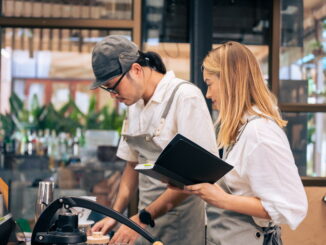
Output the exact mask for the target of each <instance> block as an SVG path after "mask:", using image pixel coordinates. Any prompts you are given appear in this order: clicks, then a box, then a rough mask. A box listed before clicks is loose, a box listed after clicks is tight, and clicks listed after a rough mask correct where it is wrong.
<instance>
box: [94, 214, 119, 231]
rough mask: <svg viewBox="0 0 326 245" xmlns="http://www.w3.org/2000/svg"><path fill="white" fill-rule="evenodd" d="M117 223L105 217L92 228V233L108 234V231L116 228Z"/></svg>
mask: <svg viewBox="0 0 326 245" xmlns="http://www.w3.org/2000/svg"><path fill="white" fill-rule="evenodd" d="M116 224H117V221H116V220H114V219H112V218H110V217H106V218H104V219H102V220H100V221H99V222H97V223H96V224H95V225H94V226H93V227H92V231H100V232H102V234H106V233H108V232H109V231H110V230H112V229H113V227H114V226H116Z"/></svg>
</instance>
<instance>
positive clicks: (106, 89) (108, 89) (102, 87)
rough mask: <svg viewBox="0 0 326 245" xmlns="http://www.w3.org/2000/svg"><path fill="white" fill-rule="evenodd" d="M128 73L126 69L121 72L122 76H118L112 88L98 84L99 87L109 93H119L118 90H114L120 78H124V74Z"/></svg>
mask: <svg viewBox="0 0 326 245" xmlns="http://www.w3.org/2000/svg"><path fill="white" fill-rule="evenodd" d="M127 73H128V71H126V72H125V73H123V74H122V76H121V77H120V78H119V80H118V81H117V82H116V83H115V84H114V86H113V87H112V88H107V87H104V86H102V85H101V86H100V88H101V89H104V90H105V91H107V92H109V93H111V94H119V92H118V91H117V90H115V89H116V88H117V87H118V85H119V83H120V82H121V81H122V79H123V78H124V76H125V75H126V74H127Z"/></svg>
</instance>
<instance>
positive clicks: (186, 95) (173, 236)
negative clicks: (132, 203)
mask: <svg viewBox="0 0 326 245" xmlns="http://www.w3.org/2000/svg"><path fill="white" fill-rule="evenodd" d="M92 66H93V71H94V74H95V77H96V81H95V82H94V83H93V84H92V86H91V88H92V89H96V88H101V89H104V90H106V91H108V92H109V93H110V94H111V96H112V97H113V98H115V99H116V100H118V101H119V102H122V103H124V104H126V105H127V106H128V111H127V116H126V118H125V120H124V126H123V129H122V136H123V137H122V138H121V141H120V144H119V147H118V151H117V156H118V157H119V158H121V159H124V160H126V161H127V164H126V167H125V169H124V172H123V175H122V179H121V183H120V187H119V192H118V195H117V199H116V201H115V203H114V205H113V209H114V210H116V211H118V212H123V211H124V210H125V208H126V207H127V205H128V202H129V200H130V198H131V196H132V195H133V194H134V193H135V192H136V191H137V187H138V188H139V204H138V208H139V213H138V214H137V215H134V216H132V217H131V219H132V220H133V221H134V222H136V223H137V224H138V225H140V226H142V227H143V228H145V229H146V230H148V232H150V233H151V234H152V235H153V236H155V237H157V238H159V239H160V240H161V241H163V242H164V243H165V244H168V245H182V244H187V245H201V244H205V206H204V202H203V201H201V200H200V199H199V198H197V197H195V196H187V195H184V194H180V193H179V192H178V191H175V190H172V189H167V185H166V184H164V183H162V182H160V181H158V180H156V179H153V178H151V177H149V176H146V175H143V174H141V173H138V172H136V171H135V170H134V167H135V166H136V164H138V163H154V162H155V161H156V159H157V157H158V156H159V154H160V153H161V152H162V150H163V149H164V147H165V146H166V145H167V144H168V143H169V142H170V140H171V139H172V138H173V137H174V136H175V135H176V134H177V133H180V134H182V135H184V136H186V137H188V138H189V139H191V140H193V141H195V142H196V143H197V144H199V145H201V146H202V147H204V148H206V149H207V150H209V151H211V152H213V153H214V154H217V153H216V152H217V147H216V142H215V136H214V127H213V124H212V120H211V117H210V114H209V112H208V109H207V106H206V103H205V99H204V97H203V95H202V93H201V91H200V90H199V89H198V88H197V87H196V86H194V85H193V84H191V83H189V82H186V81H184V80H181V79H178V78H176V77H175V75H174V73H173V71H168V72H166V68H165V65H164V64H163V62H162V59H161V57H160V56H159V55H158V54H156V53H154V52H147V53H143V52H141V51H139V50H138V47H137V46H136V45H135V44H134V43H133V42H131V41H129V40H127V39H126V38H124V37H122V36H114V35H112V36H108V37H106V38H104V40H102V41H100V42H99V43H97V44H96V46H95V48H94V50H93V54H92ZM198 164H200V163H198ZM116 223H117V222H116V221H115V220H113V219H111V218H108V217H107V218H104V219H102V220H101V221H99V222H98V223H96V224H95V225H94V226H93V228H92V230H93V231H101V232H102V233H107V232H108V231H110V230H111V229H112V228H113V227H114V226H115V225H116ZM136 240H137V242H136V244H144V245H145V244H149V243H148V242H147V241H145V240H144V239H142V238H140V237H139V235H138V233H136V232H135V231H133V230H131V229H129V228H128V227H126V226H124V225H122V226H121V227H120V228H119V229H118V230H117V231H116V233H115V235H114V236H113V238H112V239H111V241H110V244H114V243H126V244H134V242H135V241H136Z"/></svg>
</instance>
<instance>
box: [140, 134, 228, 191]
mask: <svg viewBox="0 0 326 245" xmlns="http://www.w3.org/2000/svg"><path fill="white" fill-rule="evenodd" d="M232 168H233V166H231V165H230V164H228V163H226V162H225V161H223V160H222V159H220V158H219V157H217V156H216V155H214V154H212V153H211V152H209V151H207V150H206V149H204V148H203V147H201V146H199V145H198V144H196V143H195V142H193V141H191V140H190V139H188V138H186V137H185V136H183V135H181V134H177V135H176V136H175V137H174V138H173V139H172V140H171V142H170V143H169V144H168V145H167V146H166V147H165V148H164V150H163V151H162V153H161V154H160V156H159V157H158V159H157V160H156V162H155V164H150V163H148V164H146V163H145V164H138V165H136V167H135V170H137V171H139V172H141V173H143V174H146V175H149V176H151V177H153V178H156V179H159V180H161V181H162V182H166V183H169V184H170V185H173V186H176V187H179V188H183V187H184V186H185V185H193V184H198V183H215V182H216V181H217V180H219V179H220V178H222V177H223V176H224V175H225V174H226V173H227V172H229V171H230V170H231V169H232Z"/></svg>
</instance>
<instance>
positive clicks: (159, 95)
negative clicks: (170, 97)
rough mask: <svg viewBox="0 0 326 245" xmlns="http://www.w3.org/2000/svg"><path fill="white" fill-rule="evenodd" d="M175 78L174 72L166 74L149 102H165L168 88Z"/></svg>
mask: <svg viewBox="0 0 326 245" xmlns="http://www.w3.org/2000/svg"><path fill="white" fill-rule="evenodd" d="M174 78H175V74H174V72H173V71H168V72H167V73H165V75H164V77H163V78H162V80H161V81H160V82H159V83H158V84H157V86H156V89H155V91H154V94H153V95H152V97H151V99H150V100H149V103H150V102H156V103H161V102H162V101H163V98H164V95H165V93H166V90H167V88H168V83H169V81H171V80H172V79H174Z"/></svg>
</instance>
